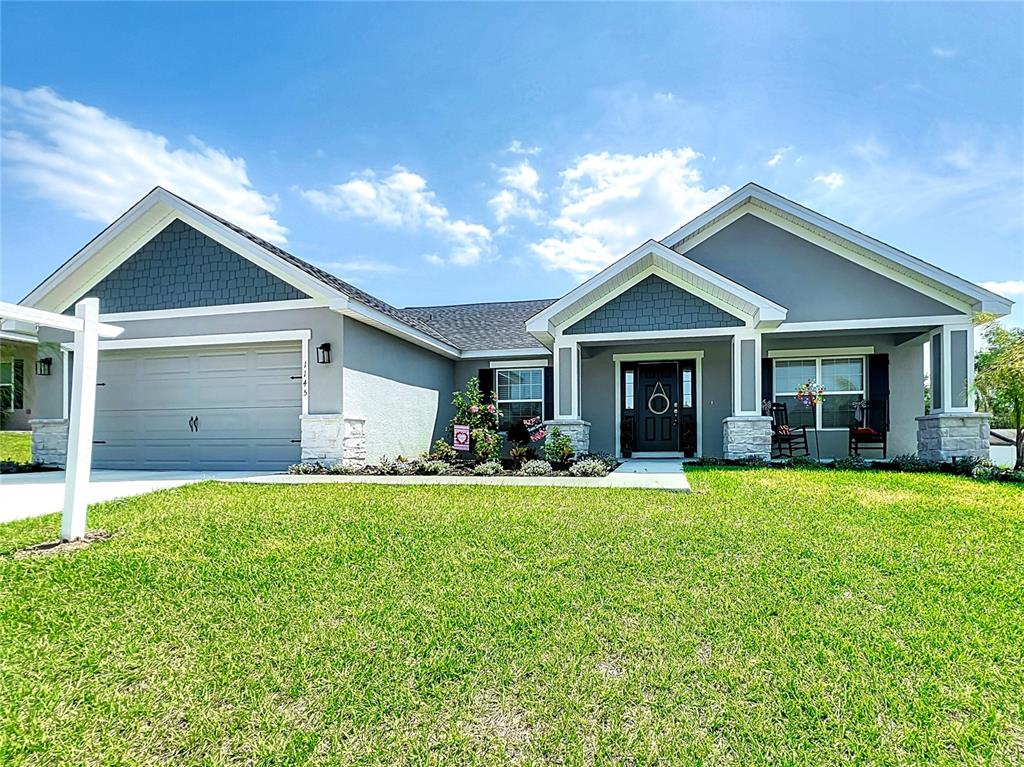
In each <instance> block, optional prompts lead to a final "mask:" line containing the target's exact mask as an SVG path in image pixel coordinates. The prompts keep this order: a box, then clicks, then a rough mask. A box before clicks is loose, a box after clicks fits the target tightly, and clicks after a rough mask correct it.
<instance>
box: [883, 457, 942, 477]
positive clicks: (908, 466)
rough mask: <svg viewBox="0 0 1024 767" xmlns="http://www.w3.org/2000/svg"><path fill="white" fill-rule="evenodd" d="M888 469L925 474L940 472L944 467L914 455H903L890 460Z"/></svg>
mask: <svg viewBox="0 0 1024 767" xmlns="http://www.w3.org/2000/svg"><path fill="white" fill-rule="evenodd" d="M888 467H889V468H890V469H892V470H893V471H904V472H925V471H939V470H940V469H941V467H942V465H941V464H940V463H938V462H937V461H925V460H923V459H921V458H918V457H917V456H916V455H914V454H913V453H903V454H901V455H894V456H893V457H892V458H891V459H889V464H888Z"/></svg>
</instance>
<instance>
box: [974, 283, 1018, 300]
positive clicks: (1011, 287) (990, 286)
mask: <svg viewBox="0 0 1024 767" xmlns="http://www.w3.org/2000/svg"><path fill="white" fill-rule="evenodd" d="M979 284H980V285H981V287H983V288H985V290H991V291H992V292H993V293H998V294H999V295H1001V296H1006V297H1007V298H1009V297H1010V296H1024V280H1004V281H1003V282H998V281H994V282H982V283H979Z"/></svg>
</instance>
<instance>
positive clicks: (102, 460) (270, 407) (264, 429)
mask: <svg viewBox="0 0 1024 767" xmlns="http://www.w3.org/2000/svg"><path fill="white" fill-rule="evenodd" d="M97 381H98V383H99V386H98V387H97V389H96V428H95V436H94V444H93V466H94V467H96V468H104V469H193V470H195V469H209V470H215V469H278V470H279V469H283V468H285V467H287V466H288V465H289V464H291V463H296V462H298V460H299V454H300V449H299V415H300V413H301V410H302V399H301V397H302V349H301V346H300V345H299V344H298V343H290V344H273V345H272V344H255V345H251V346H216V347H214V346H210V347H192V348H173V349H133V350H130V351H109V352H101V353H100V364H99V374H98V376H97Z"/></svg>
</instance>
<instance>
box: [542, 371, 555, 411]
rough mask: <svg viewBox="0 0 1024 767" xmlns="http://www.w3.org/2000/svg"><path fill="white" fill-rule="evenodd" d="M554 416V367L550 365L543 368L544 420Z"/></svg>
mask: <svg viewBox="0 0 1024 767" xmlns="http://www.w3.org/2000/svg"><path fill="white" fill-rule="evenodd" d="M554 418H555V369H554V367H552V366H551V365H548V366H547V367H546V368H544V420H545V421H553V420H554Z"/></svg>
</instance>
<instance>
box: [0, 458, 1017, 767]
mask: <svg viewBox="0 0 1024 767" xmlns="http://www.w3.org/2000/svg"><path fill="white" fill-rule="evenodd" d="M691 480H692V482H693V485H694V488H695V492H694V493H693V494H691V495H688V496H687V495H675V494H669V493H663V492H658V491H643V492H640V491H631V490H630V491H626V490H600V491H598V490H593V489H580V490H565V489H557V490H555V489H548V488H482V487H444V488H438V487H430V488H425V487H390V486H388V487H385V486H373V485H354V486H353V485H321V486H317V487H309V486H304V487H302V486H253V485H223V484H210V483H207V484H201V485H193V486H190V487H186V488H181V489H177V490H171V491H163V492H159V493H154V494H151V495H148V496H144V497H141V498H136V499H129V500H124V501H116V502H111V503H106V504H102V505H100V506H96V507H93V509H92V510H91V515H90V526H91V527H102V528H105V529H106V530H108V531H111V532H113V533H115V537H114V538H113V539H112V540H109V541H105V542H101V543H95V544H93V545H92V546H90V547H89V548H87V549H85V550H82V551H79V552H76V553H74V554H66V555H58V556H46V557H32V558H18V557H15V556H12V555H10V554H7V555H5V556H0V763H2V764H5V765H22V764H39V765H43V764H46V765H49V764H88V765H94V764H95V765H100V764H103V765H105V764H147V765H165V764H175V765H222V764H225V765H226V764H260V765H290V764H296V765H299V764H302V765H306V764H309V765H314V764H316V765H321V764H322V765H338V764H360V765H378V764H379V765H392V764H399V765H401V764H460V765H461V764H493V765H499V764H508V763H520V764H566V765H577V764H579V765H589V764H653V763H660V764H742V765H750V764H755V765H756V764H822V765H835V764H850V763H859V764H938V765H943V764H977V765H982V764H1005V765H1012V764H1017V765H1019V764H1021V763H1022V760H1024V712H1022V701H1024V695H1022V690H1024V649H1022V648H1024V491H1022V489H1021V488H1019V487H1013V486H1007V485H996V484H985V483H978V482H973V481H970V480H964V479H960V478H956V477H949V476H936V475H894V474H880V473H846V472H820V471H819V472H814V471H810V472H805V471H799V470H792V471H779V470H747V471H743V470H728V469H694V470H693V471H692V472H691ZM57 524H58V520H57V518H56V517H55V516H50V517H45V518H41V519H35V520H25V521H21V522H15V523H10V524H7V525H3V526H0V551H5V552H12V551H13V550H15V549H18V548H19V547H22V546H25V545H27V544H31V543H36V542H39V541H41V540H43V539H46V538H51V537H53V536H54V535H55V534H56V531H57Z"/></svg>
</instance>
